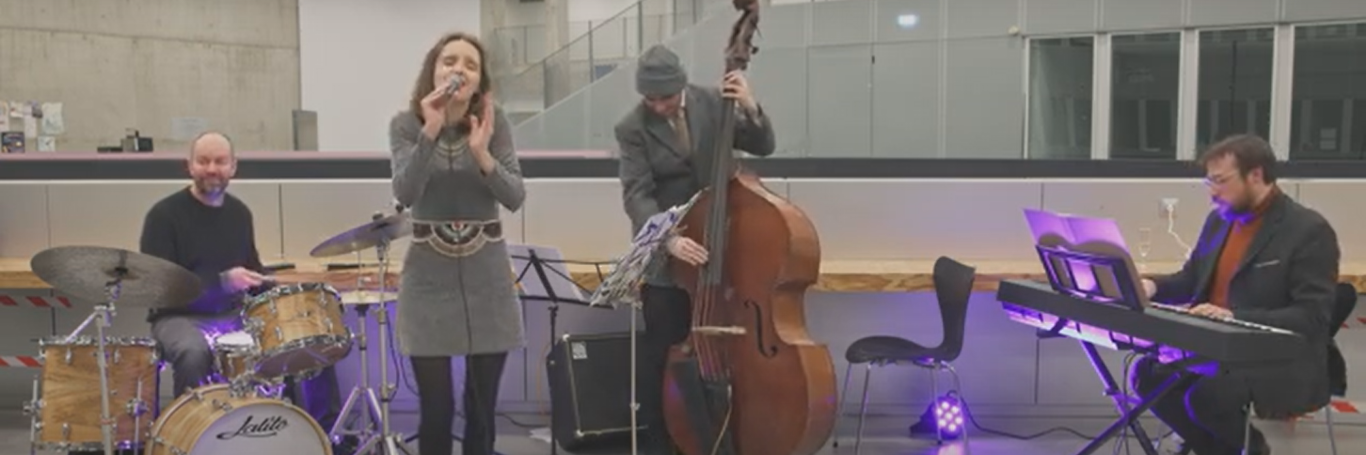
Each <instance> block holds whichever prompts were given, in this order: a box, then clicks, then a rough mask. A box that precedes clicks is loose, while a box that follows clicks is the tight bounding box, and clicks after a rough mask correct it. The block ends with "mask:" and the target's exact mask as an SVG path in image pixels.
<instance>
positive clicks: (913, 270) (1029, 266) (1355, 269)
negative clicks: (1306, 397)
mask: <svg viewBox="0 0 1366 455" xmlns="http://www.w3.org/2000/svg"><path fill="white" fill-rule="evenodd" d="M287 262H293V263H295V264H296V267H297V268H296V269H295V270H289V271H283V272H280V273H279V274H278V277H279V279H280V280H281V281H282V282H326V283H328V284H331V285H332V286H333V287H335V288H337V289H338V290H341V291H347V290H355V289H358V288H365V289H373V288H375V287H376V284H377V282H378V280H377V275H378V270H377V269H375V268H373V267H370V268H366V269H353V270H341V271H333V272H328V271H327V266H326V265H327V262H321V261H317V260H314V259H305V260H297V261H287ZM339 262H344V261H339ZM963 262H964V263H966V264H968V265H970V266H973V267H976V268H977V280H976V282H975V284H974V288H976V289H977V290H979V291H990V290H995V289H996V286H997V284H998V283H1000V281H1001V280H1004V279H1012V278H1023V279H1034V280H1044V279H1045V278H1044V277H1043V274H1042V271H1043V269H1042V267H1040V266H1039V265H1038V263H1036V262H1032V261H999V260H980V261H973V260H963ZM401 264H402V261H399V260H395V261H393V264H391V269H390V272H389V279H388V280H387V281H388V283H389V284H390V285H391V286H396V285H397V281H398V277H397V275H398V272H399V267H400V265H401ZM1179 268H1180V264H1179V263H1174V262H1168V263H1150V264H1148V267H1147V269H1148V270H1150V271H1152V272H1153V273H1169V272H1172V271H1175V270H1177V269H1179ZM603 269H604V272H605V271H608V270H610V267H604V268H603ZM933 270H934V261H928V260H926V261H848V260H832V261H825V262H824V263H822V264H821V276H820V280H819V281H818V282H817V283H816V285H815V286H814V287H813V288H812V290H817V291H834V292H908V291H929V290H933V289H934V279H933ZM569 271H570V274H571V275H572V276H573V278H574V281H576V282H578V284H579V285H580V286H583V287H584V288H586V289H594V288H596V287H597V286H598V283H599V281H600V280H599V277H598V274H597V272H596V271H595V268H594V267H592V266H583V265H571V266H570V267H569ZM1341 273H1342V281H1343V282H1347V283H1352V284H1353V285H1355V286H1356V288H1357V290H1358V292H1361V291H1362V290H1366V263H1360V264H1357V263H1353V264H1344V265H1343V267H1342V270H1341ZM358 278H359V279H360V280H361V281H360V282H358V281H357V279H358ZM0 289H5V290H22V289H31V290H44V289H51V286H49V285H48V284H47V283H45V282H43V280H41V279H39V278H38V277H37V276H36V275H34V274H33V272H32V270H30V269H29V260H28V259H19V258H8V259H0Z"/></svg>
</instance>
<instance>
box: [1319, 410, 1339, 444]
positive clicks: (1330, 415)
mask: <svg viewBox="0 0 1366 455" xmlns="http://www.w3.org/2000/svg"><path fill="white" fill-rule="evenodd" d="M1323 414H1324V416H1325V417H1326V418H1327V419H1328V446H1329V447H1332V449H1333V455H1338V438H1337V437H1334V436H1333V403H1328V406H1326V407H1324V408H1323Z"/></svg>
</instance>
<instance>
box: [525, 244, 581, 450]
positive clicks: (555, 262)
mask: <svg viewBox="0 0 1366 455" xmlns="http://www.w3.org/2000/svg"><path fill="white" fill-rule="evenodd" d="M508 255H509V256H511V258H512V268H513V270H514V271H516V274H517V275H516V284H517V289H518V294H519V296H520V297H521V299H522V300H523V301H528V300H530V301H537V302H547V303H549V305H547V306H546V309H547V310H549V311H550V338H549V339H550V340H554V339H555V335H556V333H555V332H556V321H557V319H558V318H559V313H560V304H561V303H568V304H573V305H582V306H585V307H587V306H592V305H590V304H589V302H588V300H584V298H583V291H585V290H586V289H584V288H583V287H581V286H579V284H578V283H577V282H575V281H574V278H573V276H572V275H570V273H569V267H568V264H581V265H593V266H595V267H596V268H597V272H598V279H599V281H601V280H602V279H603V274H602V267H601V266H602V265H604V263H600V262H591V261H569V260H565V259H564V257H563V256H561V255H560V251H559V250H557V249H555V248H551V247H546V246H534V245H516V244H509V245H508ZM529 273H530V275H529ZM550 428H551V432H550V453H551V455H555V454H557V453H559V446H560V444H559V442H557V441H555V431H554V428H555V413H554V412H553V411H552V412H551V413H550Z"/></svg>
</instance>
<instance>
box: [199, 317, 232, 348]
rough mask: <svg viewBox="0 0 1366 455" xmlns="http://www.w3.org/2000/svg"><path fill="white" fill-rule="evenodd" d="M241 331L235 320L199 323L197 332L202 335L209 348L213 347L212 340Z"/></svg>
mask: <svg viewBox="0 0 1366 455" xmlns="http://www.w3.org/2000/svg"><path fill="white" fill-rule="evenodd" d="M242 330H243V329H242V324H241V321H238V320H236V319H233V320H227V321H200V322H199V331H200V332H201V333H203V334H204V341H205V342H207V343H209V346H210V347H212V346H213V345H214V340H215V339H217V338H218V337H219V336H221V335H223V334H225V333H233V332H240V331H242Z"/></svg>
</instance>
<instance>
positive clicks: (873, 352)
mask: <svg viewBox="0 0 1366 455" xmlns="http://www.w3.org/2000/svg"><path fill="white" fill-rule="evenodd" d="M976 278H977V270H976V269H974V268H972V267H970V266H967V265H964V264H962V263H960V262H958V261H955V260H953V259H950V258H948V257H943V256H941V257H940V258H939V259H938V260H936V261H935V263H934V293H935V296H936V297H937V298H938V299H939V314H940V316H942V317H943V322H944V339H943V340H942V341H940V343H939V345H938V346H934V347H928V346H922V345H920V344H918V343H916V342H914V341H911V340H907V339H905V338H900V337H894V336H882V335H878V336H870V337H865V338H862V339H859V340H858V341H855V342H854V343H853V344H851V345H849V349H848V350H847V351H845V353H844V358H845V360H846V361H848V362H849V366H848V367H847V368H845V370H844V387H843V389H841V391H840V406H839V409H840V411H841V412H843V410H844V403H845V398H846V397H847V396H848V395H847V392H848V391H849V377H850V376H851V375H852V373H853V369H854V365H855V364H867V369H866V370H865V372H864V374H863V404H862V405H861V406H860V407H859V417H858V432H857V433H856V435H855V439H854V453H855V454H857V453H858V451H859V445H860V443H862V441H863V421H864V417H865V416H866V415H867V412H868V380H869V378H870V377H871V376H872V374H873V366H879V367H880V366H884V365H901V364H910V365H915V366H918V367H921V368H926V369H929V370H930V388H931V390H932V391H933V394H934V398H933V399H938V397H939V381H938V379H937V376H938V373H939V372H940V371H948V372H949V374H951V375H952V376H953V388H954V392H955V393H960V394H961V393H962V387H961V386H960V384H959V382H958V372H956V371H954V369H953V366H952V365H950V364H949V362H952V361H954V360H956V359H958V355H959V354H961V353H962V352H963V332H964V326H965V325H966V324H967V318H968V299H969V298H970V297H971V296H972V283H973V281H974V280H975V279H976ZM965 423H966V422H965ZM936 427H937V425H936ZM962 431H963V433H962V434H963V443H964V444H967V440H968V434H967V426H966V425H963V430H962ZM935 441H936V442H939V443H943V441H944V433H943V430H942V429H938V430H937V431H936V434H935ZM835 446H836V447H838V446H839V440H838V439H836V440H835Z"/></svg>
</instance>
